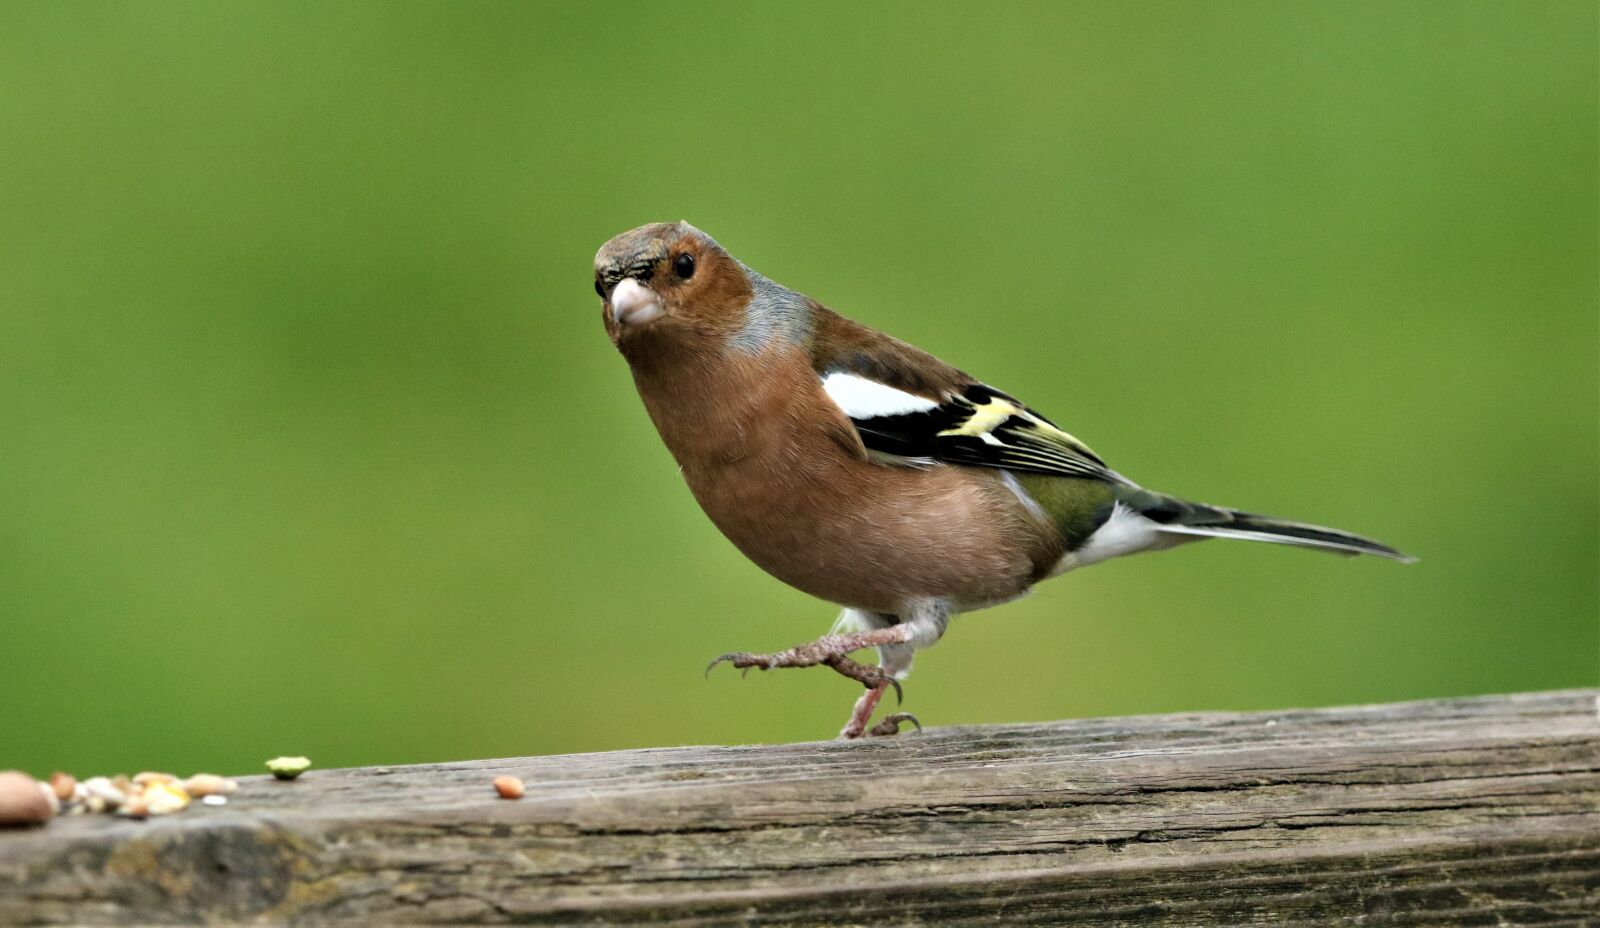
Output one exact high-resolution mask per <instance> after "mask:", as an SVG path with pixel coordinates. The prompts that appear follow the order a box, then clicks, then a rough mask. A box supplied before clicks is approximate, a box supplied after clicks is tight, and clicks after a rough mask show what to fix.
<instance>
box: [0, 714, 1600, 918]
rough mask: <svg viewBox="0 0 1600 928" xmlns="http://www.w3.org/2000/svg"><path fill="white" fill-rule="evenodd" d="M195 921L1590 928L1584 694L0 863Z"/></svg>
mask: <svg viewBox="0 0 1600 928" xmlns="http://www.w3.org/2000/svg"><path fill="white" fill-rule="evenodd" d="M506 773H509V774H513V775H516V776H519V777H521V778H522V779H523V780H525V781H526V783H527V784H528V795H527V797H526V798H525V799H523V800H521V801H516V802H509V801H505V800H501V799H498V798H496V797H495V795H494V792H493V790H492V789H491V788H490V785H489V782H490V780H491V779H492V778H493V777H495V776H498V775H500V774H506ZM193 920H209V921H262V922H285V921H290V922H292V921H316V922H327V921H341V920H345V921H355V922H369V923H395V922H409V923H415V922H450V921H465V920H478V921H500V922H524V923H535V924H634V923H643V922H651V923H669V922H670V923H675V924H686V925H723V924H775V925H781V924H796V925H814V924H862V925H865V924H873V925H883V924H928V925H933V924H937V925H979V924H983V925H995V924H1007V925H1009V924H1049V923H1070V924H1074V925H1135V924H1137V925H1191V924H1201V923H1206V924H1241V925H1293V924H1305V925H1313V924H1314V925H1325V924H1329V923H1334V922H1338V921H1341V920H1343V921H1347V922H1350V923H1356V922H1360V923H1362V924H1377V923H1382V924H1419V925H1420V924H1441V923H1445V924H1507V923H1509V924H1590V923H1594V924H1600V718H1597V691H1593V690H1584V691H1568V692H1557V693H1536V694H1527V695H1518V696H1499V697H1486V698H1476V699H1459V700H1441V701H1431V702H1418V703H1405V704H1398V705H1387V706H1365V707H1356V708H1344V709H1322V710H1312V711H1288V712H1272V713H1252V714H1228V713H1207V714H1190V715H1171V716H1152V717H1141V718H1125V719H1093V720H1082V721H1072V722H1059V723H1053V724H1045V725H1009V726H985V727H981V728H950V729H931V730H929V731H928V732H927V733H925V734H923V735H921V736H916V735H908V736H903V737H900V738H897V739H878V740H869V741H864V742H857V743H833V742H827V743H818V744H797V745H784V746H768V747H691V748H674V749H660V750H637V751H620V752H614V753H607V754H590V755H570V756H561V757H535V758H518V759H510V760H492V761H473V762H466V763H455V764H434V765H425V766H417V767H400V768H393V769H383V768H361V769H350V770H325V771H313V772H311V773H310V774H308V775H306V776H305V777H304V778H302V779H301V780H299V781H297V782H294V783H279V782H275V781H272V780H270V779H267V778H264V777H258V778H247V779H245V780H243V781H241V790H240V792H239V793H238V794H236V795H235V796H234V799H233V803H232V804H231V805H229V806H227V807H225V808H221V809H212V808H203V807H196V808H192V809H190V810H189V811H187V812H185V813H183V814H181V815H178V816H173V817H169V818H164V819H156V820H151V821H148V822H134V821H126V820H118V819H111V818H105V817H80V818H70V819H61V820H57V822H55V823H54V824H52V825H51V826H50V827H49V828H48V829H45V830H41V831H34V832H25V833H10V834H3V835H0V922H3V923H6V924H11V923H37V922H71V923H93V922H140V923H143V922H171V921H193Z"/></svg>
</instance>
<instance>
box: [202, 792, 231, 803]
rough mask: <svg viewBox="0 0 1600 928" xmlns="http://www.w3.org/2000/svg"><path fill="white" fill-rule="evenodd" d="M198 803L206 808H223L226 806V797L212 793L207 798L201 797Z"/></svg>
mask: <svg viewBox="0 0 1600 928" xmlns="http://www.w3.org/2000/svg"><path fill="white" fill-rule="evenodd" d="M200 801H201V802H203V803H205V804H206V805H208V806H225V805H227V804H228V797H227V796H224V795H222V794H221V793H212V794H211V795H209V796H203V797H201V799H200Z"/></svg>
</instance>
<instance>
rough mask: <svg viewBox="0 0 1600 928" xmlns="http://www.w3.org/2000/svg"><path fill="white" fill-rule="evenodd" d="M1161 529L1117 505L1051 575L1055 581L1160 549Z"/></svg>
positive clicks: (1063, 558)
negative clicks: (1080, 569)
mask: <svg viewBox="0 0 1600 928" xmlns="http://www.w3.org/2000/svg"><path fill="white" fill-rule="evenodd" d="M1161 528H1162V527H1161V524H1160V523H1158V522H1156V521H1155V520H1154V519H1151V518H1149V517H1147V516H1144V515H1141V514H1139V513H1137V512H1134V511H1133V510H1132V509H1129V508H1128V507H1127V506H1124V505H1123V504H1121V503H1116V504H1115V505H1113V506H1112V507H1111V518H1109V519H1107V520H1106V521H1105V524H1104V525H1101V526H1100V527H1099V528H1097V529H1095V530H1094V534H1092V535H1090V536H1089V538H1088V540H1087V541H1085V542H1084V543H1083V544H1082V545H1081V546H1080V547H1079V548H1078V549H1077V550H1076V551H1068V552H1067V553H1066V554H1063V555H1062V556H1061V560H1059V561H1057V562H1056V566H1055V569H1054V570H1052V571H1051V572H1050V575H1051V576H1052V577H1054V576H1057V575H1059V574H1064V573H1066V572H1067V571H1069V570H1072V569H1073V568H1075V567H1086V566H1088V565H1089V564H1098V563H1100V562H1101V561H1105V560H1109V559H1111V558H1114V557H1121V556H1122V555H1124V554H1137V553H1138V552H1140V551H1148V550H1149V549H1151V548H1157V547H1163V542H1164V541H1166V539H1163V538H1162V531H1161ZM1172 541H1174V542H1175V541H1176V539H1172Z"/></svg>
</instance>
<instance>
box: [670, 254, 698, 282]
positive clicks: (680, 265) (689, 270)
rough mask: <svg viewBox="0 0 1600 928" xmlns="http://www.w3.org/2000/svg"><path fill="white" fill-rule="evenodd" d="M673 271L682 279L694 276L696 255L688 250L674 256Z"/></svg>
mask: <svg viewBox="0 0 1600 928" xmlns="http://www.w3.org/2000/svg"><path fill="white" fill-rule="evenodd" d="M672 272H673V273H674V274H677V275H678V277H679V278H680V279H682V280H688V279H689V278H691V277H693V276H694V255H691V254H689V253H688V252H687V251H686V252H684V253H683V254H681V255H679V256H677V257H676V258H673V259H672Z"/></svg>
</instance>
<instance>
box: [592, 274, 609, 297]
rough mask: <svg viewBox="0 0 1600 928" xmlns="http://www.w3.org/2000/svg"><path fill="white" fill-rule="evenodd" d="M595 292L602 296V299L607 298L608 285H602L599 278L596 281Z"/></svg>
mask: <svg viewBox="0 0 1600 928" xmlns="http://www.w3.org/2000/svg"><path fill="white" fill-rule="evenodd" d="M594 292H596V293H598V294H600V299H602V300H603V299H605V298H606V285H605V284H603V283H601V282H600V278H598V277H596V278H595V279H594Z"/></svg>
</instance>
